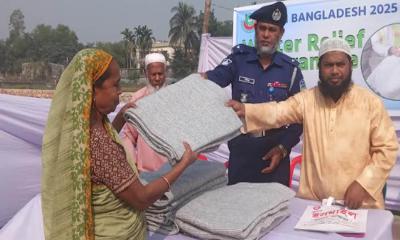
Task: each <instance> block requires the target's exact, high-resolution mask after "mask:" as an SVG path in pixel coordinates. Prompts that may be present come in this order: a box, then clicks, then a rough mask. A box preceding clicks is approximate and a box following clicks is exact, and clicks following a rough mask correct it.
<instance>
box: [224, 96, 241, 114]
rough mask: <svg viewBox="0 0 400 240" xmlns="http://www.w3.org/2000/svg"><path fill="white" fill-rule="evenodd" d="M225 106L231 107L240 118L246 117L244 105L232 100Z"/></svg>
mask: <svg viewBox="0 0 400 240" xmlns="http://www.w3.org/2000/svg"><path fill="white" fill-rule="evenodd" d="M225 106H227V107H231V108H232V109H233V111H235V113H236V114H237V115H238V117H244V115H245V110H244V104H243V103H241V102H238V101H235V100H232V99H231V100H229V101H228V102H226V103H225Z"/></svg>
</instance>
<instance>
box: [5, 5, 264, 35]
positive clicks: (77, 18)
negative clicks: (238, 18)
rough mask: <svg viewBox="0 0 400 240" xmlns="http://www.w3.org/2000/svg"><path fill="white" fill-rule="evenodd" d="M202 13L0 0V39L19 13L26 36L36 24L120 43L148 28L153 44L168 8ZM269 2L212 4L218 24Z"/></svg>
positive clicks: (164, 27) (197, 7) (163, 32)
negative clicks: (134, 31) (125, 32)
mask: <svg viewBox="0 0 400 240" xmlns="http://www.w3.org/2000/svg"><path fill="white" fill-rule="evenodd" d="M180 1H181V2H185V3H187V4H189V5H191V6H193V7H194V8H195V10H196V13H197V14H198V13H199V12H200V10H203V11H204V0H0V39H6V38H7V37H8V34H9V21H10V15H11V13H12V11H13V10H15V9H20V10H21V11H22V13H23V14H24V16H25V18H24V20H25V27H26V32H30V31H32V29H33V28H34V27H35V26H36V25H38V24H46V25H51V26H53V27H56V26H57V25H58V24H64V25H67V26H68V27H69V28H70V29H71V30H73V31H74V32H75V33H76V34H77V36H78V38H79V41H80V42H82V43H88V42H96V41H102V42H106V41H110V42H114V41H119V40H121V39H122V35H121V34H120V33H121V31H122V30H123V29H125V28H129V29H133V28H134V27H136V26H138V25H147V27H149V28H150V29H152V31H153V35H154V37H155V38H156V40H161V41H163V40H164V41H167V40H168V31H169V19H170V18H171V17H172V15H173V13H171V8H172V7H174V6H177V5H178V3H179V2H180ZM254 2H257V3H262V2H268V0H212V6H211V8H213V9H214V13H215V16H216V17H217V19H218V20H219V21H223V20H232V18H233V8H234V7H239V6H246V5H249V4H252V3H254Z"/></svg>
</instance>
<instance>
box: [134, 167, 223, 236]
mask: <svg viewBox="0 0 400 240" xmlns="http://www.w3.org/2000/svg"><path fill="white" fill-rule="evenodd" d="M169 170H171V166H170V165H169V164H165V165H164V166H163V167H162V168H161V169H160V170H158V171H156V172H148V173H146V172H144V173H141V175H140V178H141V181H142V182H144V183H146V182H150V181H152V180H154V179H157V178H159V177H161V176H163V175H164V174H165V173H167V172H168V171H169ZM225 172H226V169H225V167H224V165H223V164H222V163H218V162H208V161H200V160H198V161H196V162H194V163H193V164H192V165H191V166H189V167H188V168H187V169H186V170H185V171H184V172H183V173H182V175H181V176H180V177H179V178H178V179H177V181H176V182H175V183H174V184H172V186H171V189H170V191H168V192H166V193H165V194H164V196H163V197H162V198H161V199H159V200H157V201H156V202H155V203H153V205H152V206H150V207H149V208H148V209H147V210H146V212H145V215H146V221H147V227H148V229H149V230H150V231H153V232H159V233H163V234H168V235H169V234H176V233H178V231H179V229H178V227H177V225H176V223H175V212H176V211H177V210H178V209H179V208H180V207H181V206H183V205H184V204H186V203H187V202H189V201H191V200H192V199H194V198H195V197H197V196H199V195H201V194H202V193H204V192H206V191H209V190H213V189H216V188H220V187H222V186H225V185H226V184H227V178H226V176H225Z"/></svg>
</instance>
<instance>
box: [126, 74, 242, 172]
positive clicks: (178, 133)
mask: <svg viewBox="0 0 400 240" xmlns="http://www.w3.org/2000/svg"><path fill="white" fill-rule="evenodd" d="M228 100H229V98H228V97H227V96H226V94H225V91H224V90H223V89H222V88H220V87H219V86H218V85H216V84H215V83H213V82H212V81H208V80H204V79H203V78H202V77H201V76H200V75H199V74H192V75H190V76H188V77H186V78H184V79H182V80H181V81H179V82H177V83H175V84H173V85H169V86H168V87H166V88H163V89H161V90H160V91H158V92H157V93H155V94H152V95H149V96H147V97H145V98H142V99H141V100H139V101H138V102H137V104H136V105H137V107H136V108H131V109H129V110H127V111H126V113H125V115H124V117H125V118H126V120H127V121H128V122H129V123H131V124H133V125H134V126H135V128H136V129H137V130H138V131H139V133H140V134H141V135H142V137H143V139H144V140H145V141H146V142H147V143H148V144H149V146H151V147H152V148H153V149H154V150H155V151H156V152H158V153H160V154H162V155H165V156H166V157H167V158H168V159H169V161H170V163H171V164H172V165H174V164H175V163H176V162H177V161H179V159H180V158H181V157H182V155H183V152H184V147H183V145H182V141H187V142H188V143H189V144H190V145H191V147H192V149H193V150H194V151H197V152H202V151H205V150H207V149H210V148H215V147H216V146H218V145H219V144H221V143H223V142H226V141H228V140H230V139H232V138H234V137H236V136H238V135H239V134H240V130H239V129H240V127H241V126H242V122H241V121H240V119H239V118H238V117H237V115H236V114H235V113H234V111H233V110H232V109H231V108H228V107H225V106H224V103H225V102H226V101H228Z"/></svg>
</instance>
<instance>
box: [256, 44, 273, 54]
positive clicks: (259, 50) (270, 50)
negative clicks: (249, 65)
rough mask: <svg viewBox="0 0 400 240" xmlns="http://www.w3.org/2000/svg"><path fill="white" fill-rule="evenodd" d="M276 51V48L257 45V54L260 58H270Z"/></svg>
mask: <svg viewBox="0 0 400 240" xmlns="http://www.w3.org/2000/svg"><path fill="white" fill-rule="evenodd" d="M275 51H276V47H269V46H258V45H257V53H258V54H259V55H261V56H271V55H272V54H274V53H275Z"/></svg>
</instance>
